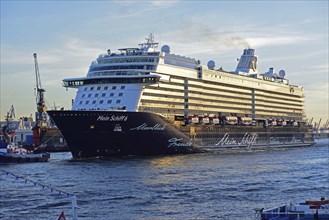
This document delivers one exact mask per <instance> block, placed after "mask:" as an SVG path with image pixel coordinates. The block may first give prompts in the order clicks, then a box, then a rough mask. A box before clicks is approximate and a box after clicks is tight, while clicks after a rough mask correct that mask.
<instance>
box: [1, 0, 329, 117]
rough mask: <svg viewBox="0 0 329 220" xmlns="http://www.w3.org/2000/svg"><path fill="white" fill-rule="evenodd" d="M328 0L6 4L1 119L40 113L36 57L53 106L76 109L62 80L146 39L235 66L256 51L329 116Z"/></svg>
mask: <svg viewBox="0 0 329 220" xmlns="http://www.w3.org/2000/svg"><path fill="white" fill-rule="evenodd" d="M328 10H329V9H328V1H314V0H312V1H201V0H200V1H196V0H194V1H186V0H185V1H183V0H182V1H173V0H172V1H4V0H1V13H0V14H1V78H0V79H1V84H0V85H1V94H0V95H1V102H0V105H1V112H0V117H1V120H3V119H4V116H5V115H6V113H7V111H8V110H9V108H10V106H11V105H14V107H15V111H16V118H18V117H21V116H30V115H31V114H33V115H34V112H35V109H36V104H35V90H34V88H35V70H34V59H33V53H37V54H38V61H39V69H40V75H41V80H42V86H43V88H44V89H45V90H46V93H45V98H46V104H47V105H48V109H51V108H53V106H54V104H55V105H56V106H57V107H65V108H66V109H68V108H70V107H71V99H74V98H75V92H76V90H74V89H69V90H68V91H66V90H65V89H64V88H63V87H62V79H64V78H73V77H82V76H86V73H87V71H88V68H89V65H90V63H91V62H92V61H93V60H95V59H96V58H97V56H98V55H99V54H100V53H106V50H107V49H111V50H112V51H116V50H117V49H118V48H122V47H136V46H137V44H138V43H142V42H144V39H145V37H147V36H148V35H149V33H151V32H152V33H153V34H154V35H155V40H156V41H158V42H159V43H160V46H161V45H164V44H168V45H170V47H171V52H172V53H174V54H179V55H184V56H188V57H193V58H196V59H199V60H201V62H202V63H203V64H206V63H207V62H208V61H209V60H214V61H215V62H216V67H218V68H219V67H221V66H222V67H223V69H224V70H228V71H231V70H234V69H235V67H236V65H237V58H238V57H240V55H241V53H242V51H243V49H244V48H245V47H247V46H248V45H250V46H251V47H252V48H255V49H256V54H257V55H258V57H259V71H260V72H265V71H267V70H268V68H270V67H274V68H275V70H277V71H279V70H280V69H284V70H285V71H286V78H287V79H289V80H290V83H291V84H294V85H300V86H302V87H304V91H305V105H306V113H307V117H308V118H311V117H314V118H315V120H317V121H318V120H319V119H320V118H322V121H325V120H327V119H328V117H329V116H328V114H329V113H328V105H329V104H328V99H329V98H328V92H329V88H328V59H329V58H328Z"/></svg>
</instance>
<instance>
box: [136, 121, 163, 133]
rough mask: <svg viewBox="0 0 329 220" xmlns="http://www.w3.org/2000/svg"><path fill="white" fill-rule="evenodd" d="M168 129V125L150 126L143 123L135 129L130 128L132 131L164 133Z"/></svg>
mask: <svg viewBox="0 0 329 220" xmlns="http://www.w3.org/2000/svg"><path fill="white" fill-rule="evenodd" d="M165 128H166V125H160V124H155V125H153V126H152V125H151V126H149V125H148V124H146V123H143V124H141V125H139V126H137V127H135V128H130V130H131V131H133V130H136V131H164V129H165Z"/></svg>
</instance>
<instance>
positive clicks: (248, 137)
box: [216, 133, 257, 148]
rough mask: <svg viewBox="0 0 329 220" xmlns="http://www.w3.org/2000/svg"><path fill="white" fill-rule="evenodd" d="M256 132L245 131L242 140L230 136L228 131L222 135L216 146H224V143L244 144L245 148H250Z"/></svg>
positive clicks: (254, 140) (255, 137)
mask: <svg viewBox="0 0 329 220" xmlns="http://www.w3.org/2000/svg"><path fill="white" fill-rule="evenodd" d="M256 139H257V134H256V133H253V134H250V133H245V134H244V136H243V138H242V140H237V139H235V138H231V137H230V135H229V134H228V133H225V135H224V136H223V137H222V139H221V140H220V141H219V142H217V143H216V146H224V145H239V146H246V147H247V148H251V147H252V146H253V145H254V143H256Z"/></svg>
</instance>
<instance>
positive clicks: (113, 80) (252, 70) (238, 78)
mask: <svg viewBox="0 0 329 220" xmlns="http://www.w3.org/2000/svg"><path fill="white" fill-rule="evenodd" d="M140 46H141V47H140V48H124V49H119V53H113V52H111V50H108V53H107V54H101V55H100V56H99V57H98V58H97V60H96V61H93V62H92V64H91V66H90V68H89V72H88V75H87V77H83V78H74V79H65V80H64V86H65V87H74V88H77V89H78V92H77V95H76V98H75V101H74V103H73V108H72V109H73V110H126V111H146V112H152V113H159V114H163V115H167V116H170V115H171V116H173V115H185V116H186V115H204V114H218V113H220V114H222V115H248V116H249V117H251V118H253V119H255V120H265V119H267V118H271V119H273V118H275V119H282V120H295V121H298V122H302V121H303V116H304V95H303V88H302V87H300V86H293V85H289V82H288V80H287V79H285V78H284V77H285V72H284V70H280V72H279V74H276V73H275V72H274V70H273V68H270V69H269V71H268V72H266V73H264V74H260V73H258V69H257V66H258V63H257V62H258V58H257V56H255V55H254V51H255V50H254V49H250V48H249V49H245V50H244V51H243V54H242V56H241V58H240V60H239V63H238V65H237V68H236V70H235V71H233V72H227V71H223V70H216V69H215V64H214V62H213V61H209V62H208V65H207V66H206V65H201V64H200V61H198V60H196V59H193V58H189V57H184V56H179V55H175V54H172V53H170V48H169V46H167V45H164V46H163V47H162V48H161V51H157V50H156V46H157V43H154V41H153V36H152V35H151V36H150V38H148V39H147V43H145V44H141V45H140Z"/></svg>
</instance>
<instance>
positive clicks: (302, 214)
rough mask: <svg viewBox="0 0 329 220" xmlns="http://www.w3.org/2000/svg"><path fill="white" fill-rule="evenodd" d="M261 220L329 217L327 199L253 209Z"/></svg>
mask: <svg viewBox="0 0 329 220" xmlns="http://www.w3.org/2000/svg"><path fill="white" fill-rule="evenodd" d="M255 211H256V215H257V216H261V220H297V219H298V220H310V219H315V220H325V219H327V220H328V219H329V199H325V198H321V199H320V200H309V201H305V202H302V203H297V204H292V203H290V204H284V205H281V206H278V207H274V208H270V209H260V210H255Z"/></svg>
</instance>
